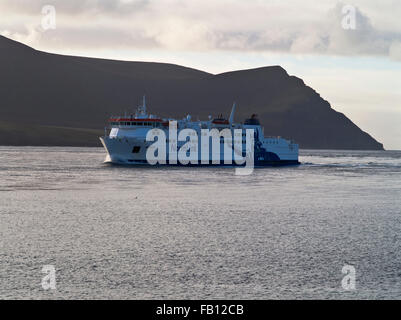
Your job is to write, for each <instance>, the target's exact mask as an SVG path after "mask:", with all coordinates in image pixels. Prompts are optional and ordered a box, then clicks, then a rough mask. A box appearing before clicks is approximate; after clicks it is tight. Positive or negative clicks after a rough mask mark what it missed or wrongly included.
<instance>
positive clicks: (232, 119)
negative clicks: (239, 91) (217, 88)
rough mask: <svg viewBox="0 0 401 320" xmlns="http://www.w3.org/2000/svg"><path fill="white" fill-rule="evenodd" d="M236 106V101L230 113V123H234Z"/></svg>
mask: <svg viewBox="0 0 401 320" xmlns="http://www.w3.org/2000/svg"><path fill="white" fill-rule="evenodd" d="M235 106H236V103H235V102H234V103H233V107H232V109H231V114H230V120H229V122H230V124H233V123H234V113H235Z"/></svg>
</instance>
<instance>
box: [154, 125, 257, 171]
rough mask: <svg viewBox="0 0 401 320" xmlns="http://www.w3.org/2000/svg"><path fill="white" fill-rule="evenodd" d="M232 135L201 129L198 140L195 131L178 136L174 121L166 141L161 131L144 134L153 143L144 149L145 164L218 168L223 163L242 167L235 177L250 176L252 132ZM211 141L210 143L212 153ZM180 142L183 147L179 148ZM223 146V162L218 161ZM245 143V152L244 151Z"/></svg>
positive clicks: (252, 148) (181, 133) (252, 165)
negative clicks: (212, 166) (212, 165)
mask: <svg viewBox="0 0 401 320" xmlns="http://www.w3.org/2000/svg"><path fill="white" fill-rule="evenodd" d="M232 131H233V134H234V136H233V135H232ZM232 131H231V130H230V129H223V130H221V131H219V130H217V129H201V130H200V134H201V137H200V140H199V138H198V133H197V131H196V130H194V129H190V128H186V129H182V130H180V132H179V133H178V130H177V121H170V122H169V133H168V141H167V138H166V134H165V132H164V131H163V130H161V129H156V128H154V129H152V130H149V131H148V132H147V134H146V141H148V142H154V143H153V144H151V145H150V146H149V147H148V148H147V151H146V160H147V162H148V163H149V164H151V165H155V164H167V162H168V164H170V165H175V164H178V163H180V164H182V165H188V164H190V165H209V164H214V165H216V164H221V161H222V160H223V163H224V165H234V163H235V165H237V166H241V167H237V168H236V169H235V174H236V175H250V174H252V172H253V168H254V145H255V141H254V139H255V138H254V136H255V130H254V129H246V130H245V134H244V133H243V131H244V130H242V129H234V130H232ZM244 137H245V141H244ZM210 139H212V148H211V149H210ZM155 140H156V141H155ZM167 142H168V143H167ZM179 142H185V143H184V144H182V145H181V146H180V147H178V145H179ZM199 142H200V143H199ZM222 142H223V159H221V145H222ZM244 142H245V146H246V148H245V150H243V144H244ZM167 146H168V152H167ZM199 148H200V150H199ZM243 151H245V155H243ZM199 155H200V159H199ZM233 160H234V163H233Z"/></svg>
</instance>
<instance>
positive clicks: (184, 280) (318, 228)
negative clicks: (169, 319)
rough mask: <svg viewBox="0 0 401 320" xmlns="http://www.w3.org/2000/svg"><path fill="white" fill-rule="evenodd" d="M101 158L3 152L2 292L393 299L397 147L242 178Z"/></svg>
mask: <svg viewBox="0 0 401 320" xmlns="http://www.w3.org/2000/svg"><path fill="white" fill-rule="evenodd" d="M104 158H105V153H104V151H103V149H101V148H64V147H0V298H1V299H10V298H13V299H94V298H97V299H223V298H224V299H401V241H400V240H401V152H400V151H385V152H384V151H383V152H381V151H377V152H367V151H364V152H362V151H324V150H319V151H309V150H303V151H302V152H301V157H300V160H301V162H302V165H300V166H294V167H284V168H263V169H257V170H255V172H254V174H253V175H251V176H236V175H235V174H234V169H233V168H214V169H211V168H185V167H181V168H170V169H167V168H153V167H152V168H136V167H124V166H112V165H107V164H104V163H103V160H104ZM45 265H52V266H54V268H55V271H56V273H55V279H56V289H48V290H45V289H44V288H43V287H42V278H43V277H45V276H46V275H47V273H45V272H42V268H43V266H45ZM344 266H352V267H353V268H354V270H355V289H353V287H352V285H351V286H350V284H352V281H351V282H346V281H345V280H343V278H344V277H346V276H347V277H350V276H353V273H352V272H351V273H350V274H348V275H346V274H344V273H342V270H343V267H344ZM348 268H349V267H348ZM347 270H352V269H347ZM346 279H348V278H346ZM344 281H345V282H346V284H348V286H345V287H343V285H342V284H343V283H344Z"/></svg>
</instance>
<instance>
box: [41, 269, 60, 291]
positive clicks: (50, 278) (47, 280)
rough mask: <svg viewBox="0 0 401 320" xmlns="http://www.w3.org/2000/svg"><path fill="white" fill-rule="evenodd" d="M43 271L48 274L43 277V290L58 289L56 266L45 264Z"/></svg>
mask: <svg viewBox="0 0 401 320" xmlns="http://www.w3.org/2000/svg"><path fill="white" fill-rule="evenodd" d="M42 273H45V274H46V275H45V276H44V277H43V278H42V282H41V285H42V288H43V290H50V289H51V290H55V289H56V268H55V267H54V265H52V264H47V265H44V266H43V268H42Z"/></svg>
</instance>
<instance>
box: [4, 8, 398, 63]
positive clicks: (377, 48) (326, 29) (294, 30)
mask: <svg viewBox="0 0 401 320" xmlns="http://www.w3.org/2000/svg"><path fill="white" fill-rule="evenodd" d="M389 1H390V0H383V3H384V5H386V6H387V7H386V8H387V9H386V10H384V9H383V10H382V12H384V15H385V16H386V18H387V19H386V21H387V23H386V24H385V28H384V29H383V28H380V23H379V25H378V24H377V23H376V25H375V24H374V23H372V20H371V19H370V18H369V17H368V16H367V14H365V13H364V11H362V10H361V9H359V7H354V8H355V19H356V20H355V21H356V28H355V29H344V28H343V25H342V22H343V20H344V16H345V14H344V12H343V8H344V4H342V3H338V4H337V5H336V6H335V7H334V8H333V7H332V1H328V0H322V1H320V2H319V3H316V2H315V1H311V0H304V1H303V4H302V5H300V2H299V1H293V0H289V1H286V2H285V4H284V3H282V2H281V1H276V0H271V1H260V0H248V1H246V2H245V1H240V0H219V1H211V0H203V1H198V0H193V1H184V0H165V1H156V0H79V1H78V0H69V1H65V0H52V1H49V0H38V1H35V2H33V1H26V0H25V1H24V0H12V1H11V0H2V3H1V4H0V8H1V9H2V10H3V12H6V13H7V12H8V13H9V14H8V15H9V16H10V17H12V19H11V18H10V17H9V18H8V19H7V14H5V16H4V19H2V22H0V31H1V30H2V31H3V34H4V31H5V30H7V35H8V36H9V37H11V38H13V39H15V40H18V41H22V42H24V43H26V44H29V45H32V46H34V47H37V48H39V49H42V48H43V49H52V48H55V47H57V48H62V46H66V47H69V48H74V47H77V48H87V49H88V50H94V49H97V48H98V47H104V48H107V47H109V48H120V47H126V48H131V49H142V48H157V49H167V50H185V51H205V50H231V51H245V52H246V51H262V52H271V51H273V52H283V53H294V54H327V55H376V56H386V57H389V58H391V59H396V60H399V56H400V55H399V43H400V42H401V30H400V29H397V27H392V24H391V23H390V22H389V20H391V19H389V18H388V17H389V10H390V11H391V9H392V7H391V5H392V6H393V10H394V18H393V20H394V24H393V26H395V25H397V26H398V16H397V15H396V14H395V12H401V9H400V8H401V6H399V5H397V4H393V3H390V2H391V1H390V2H389ZM355 2H358V1H357V0H355ZM47 4H51V5H54V6H55V8H56V10H57V29H56V30H52V31H47V32H44V33H42V34H41V35H38V34H37V28H35V23H36V25H39V24H40V19H41V14H40V10H41V6H43V5H47ZM361 5H362V7H363V8H365V9H366V10H367V11H368V12H369V13H370V14H371V15H373V16H374V17H375V21H383V20H384V19H381V18H380V16H378V13H377V10H376V11H375V10H374V9H375V2H374V1H373V0H364V2H362V3H361ZM397 10H400V11H397ZM21 17H23V18H21ZM21 29H25V30H23V31H21Z"/></svg>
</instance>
